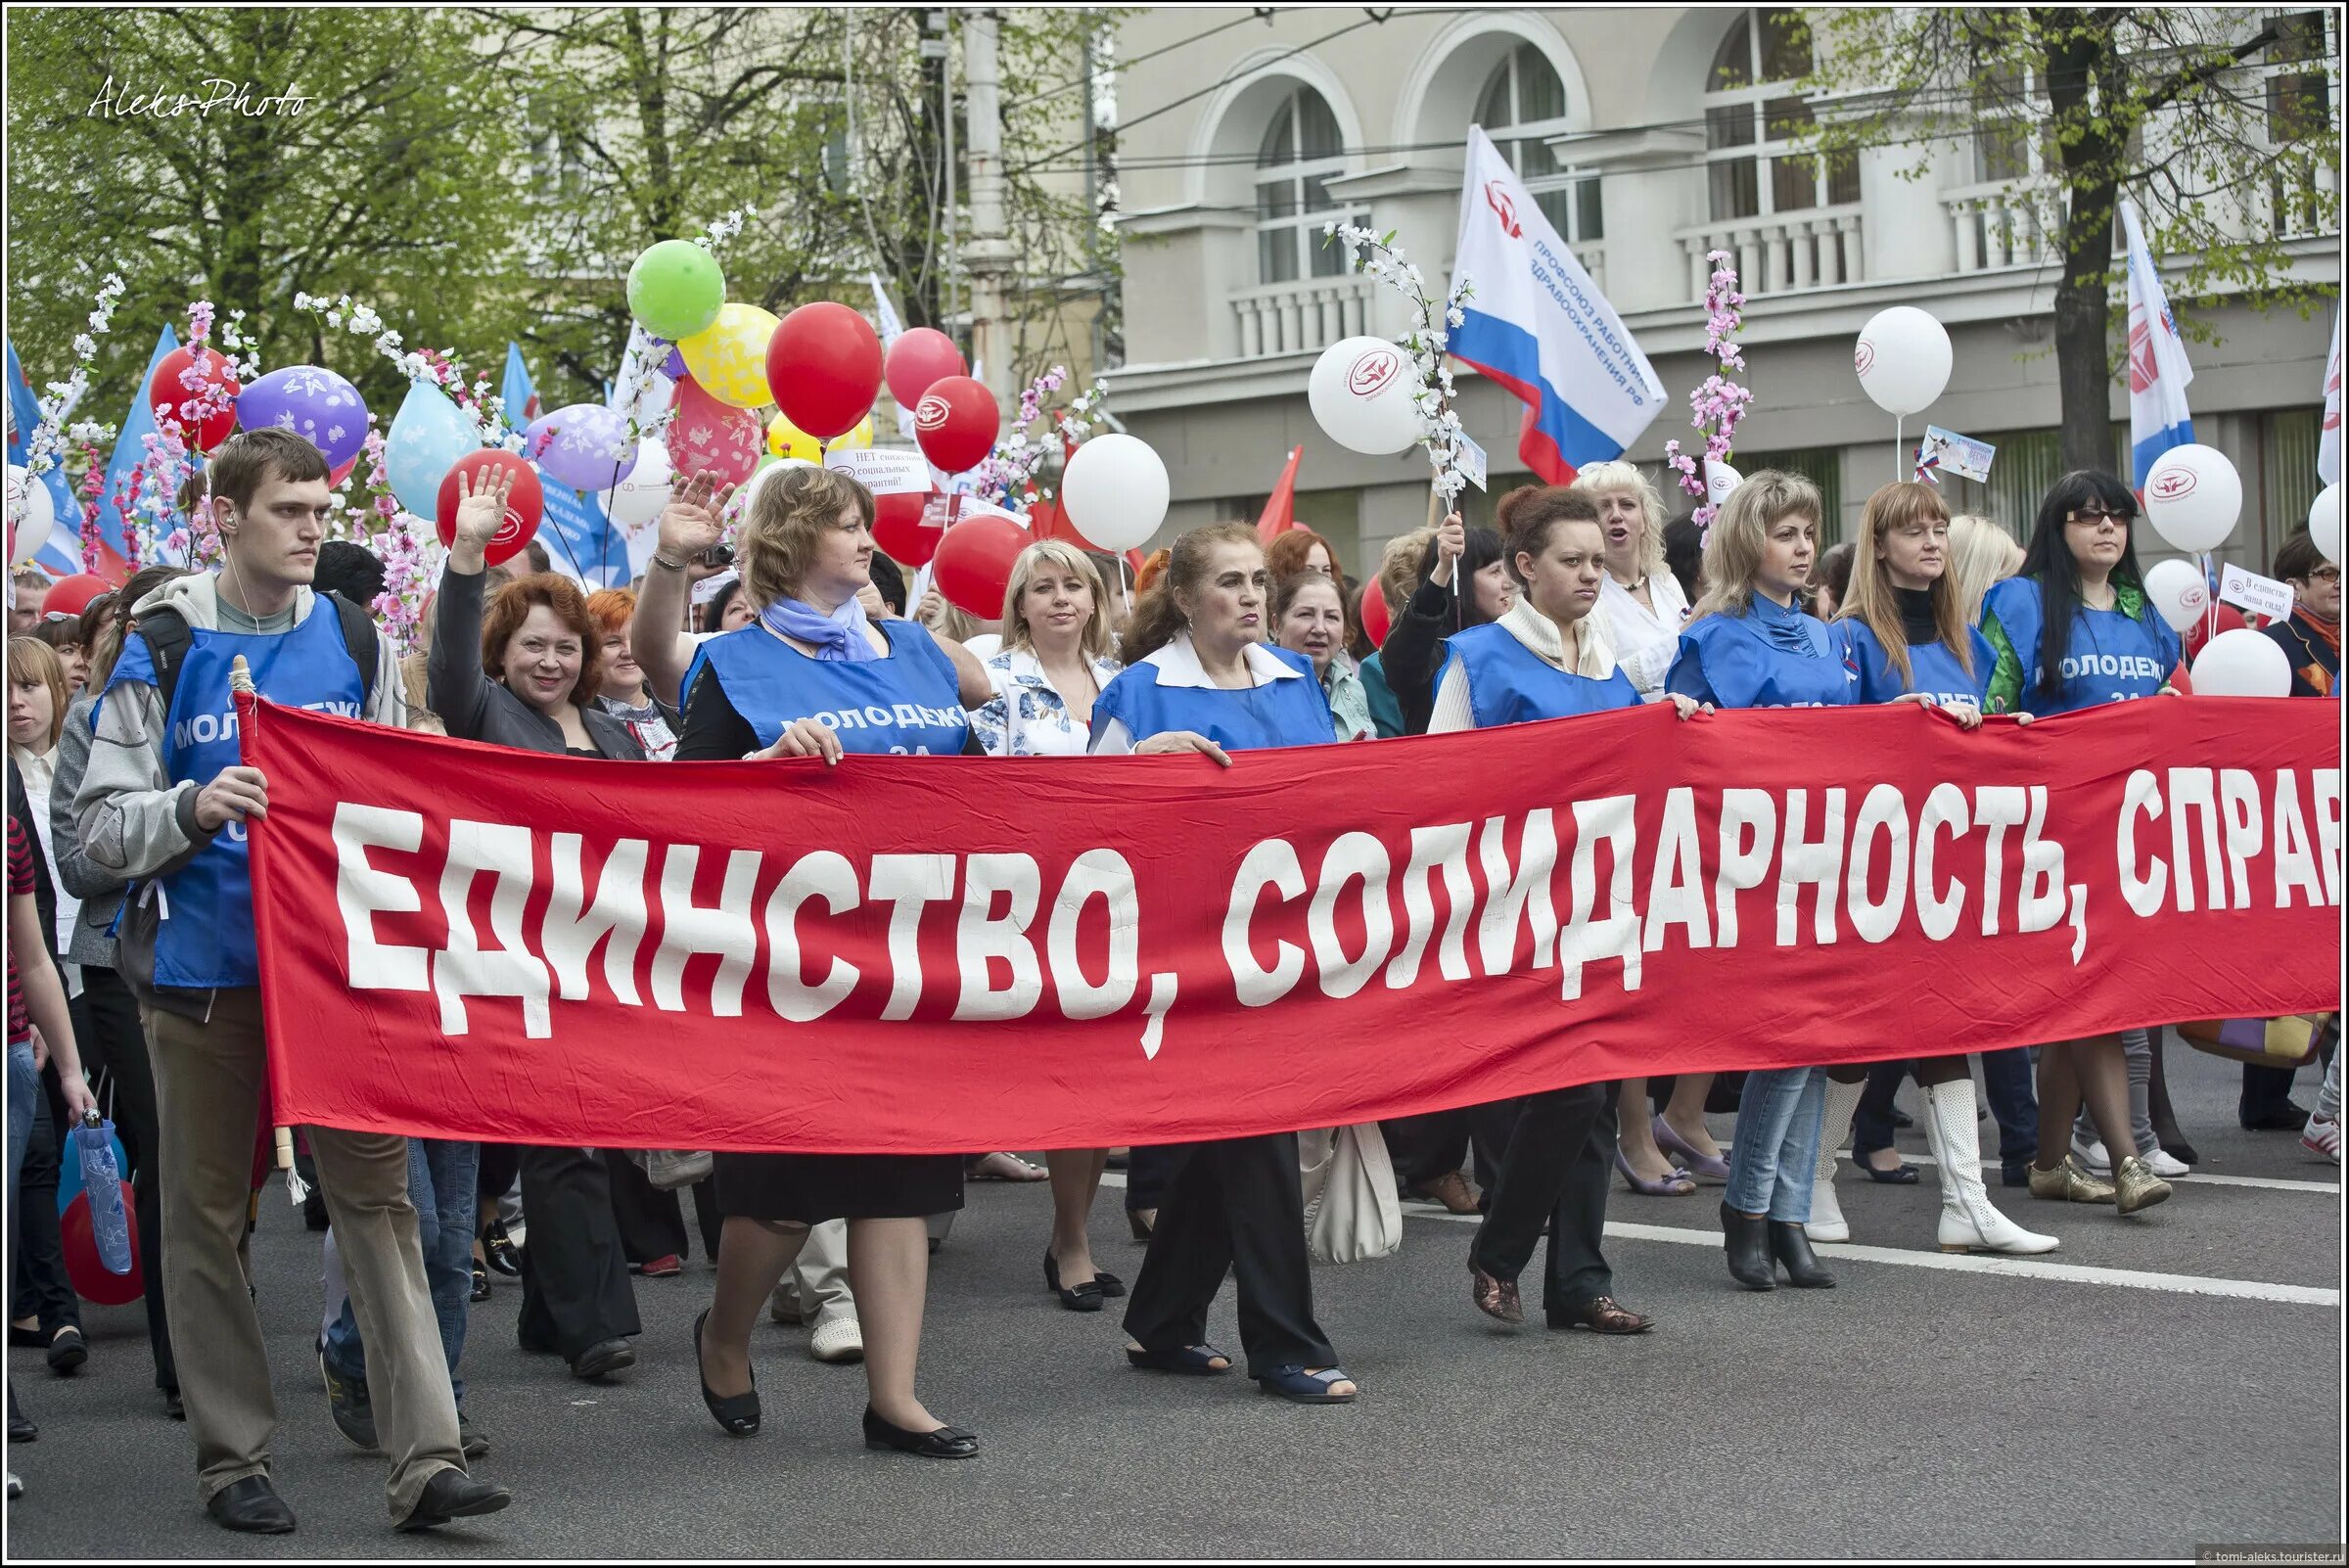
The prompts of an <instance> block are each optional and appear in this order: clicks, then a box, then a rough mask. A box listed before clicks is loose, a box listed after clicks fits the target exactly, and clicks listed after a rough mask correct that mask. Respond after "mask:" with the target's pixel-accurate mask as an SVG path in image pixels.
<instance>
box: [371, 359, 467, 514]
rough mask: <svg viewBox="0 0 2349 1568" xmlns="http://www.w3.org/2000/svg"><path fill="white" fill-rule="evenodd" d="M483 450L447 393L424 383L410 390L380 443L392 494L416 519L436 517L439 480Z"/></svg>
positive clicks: (438, 502)
mask: <svg viewBox="0 0 2349 1568" xmlns="http://www.w3.org/2000/svg"><path fill="white" fill-rule="evenodd" d="M481 449H482V433H481V431H480V429H479V428H478V427H477V426H476V425H475V424H474V423H473V422H472V421H471V420H469V419H467V418H466V417H465V413H464V410H462V409H460V408H458V407H457V405H456V404H455V403H453V402H451V401H450V400H449V396H448V393H446V392H442V391H441V390H440V389H439V388H438V387H435V386H432V385H430V384H428V383H426V382H421V381H420V382H416V383H413V384H412V385H410V386H409V388H408V395H407V397H406V398H405V399H404V400H403V401H402V402H401V403H400V405H399V413H398V415H397V416H396V417H395V418H394V419H393V420H392V421H391V434H390V435H389V436H387V437H385V438H384V467H385V470H386V472H387V473H388V475H389V476H390V478H391V493H392V494H394V495H396V496H398V497H399V504H400V505H401V506H403V507H405V508H406V509H407V510H408V511H410V512H412V513H414V514H415V515H416V516H418V517H424V518H430V517H438V515H439V511H440V481H441V480H443V479H444V478H446V477H447V475H448V471H449V469H450V468H451V467H453V466H454V465H455V463H456V461H457V459H458V458H460V457H464V456H466V455H467V454H468V453H472V452H478V451H480V450H481Z"/></svg>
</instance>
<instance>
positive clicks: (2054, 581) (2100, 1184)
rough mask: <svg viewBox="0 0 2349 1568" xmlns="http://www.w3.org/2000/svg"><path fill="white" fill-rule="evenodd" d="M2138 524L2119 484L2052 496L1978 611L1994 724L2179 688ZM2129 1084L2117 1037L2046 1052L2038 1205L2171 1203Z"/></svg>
mask: <svg viewBox="0 0 2349 1568" xmlns="http://www.w3.org/2000/svg"><path fill="white" fill-rule="evenodd" d="M2137 515H2138V514H2137V498H2136V497H2135V496H2134V495H2132V494H2131V493H2130V491H2129V486H2128V485H2127V484H2123V483H2122V482H2121V481H2120V480H2119V479H2117V478H2115V477H2114V476H2112V475H2110V474H2100V473H2097V472H2096V471H2094V470H2091V469H2081V470H2077V471H2075V472H2073V473H2070V474H2066V475H2064V476H2063V478H2061V479H2059V480H2057V481H2056V482H2055V484H2054V485H2053V487H2052V488H2050V490H2049V491H2048V493H2047V496H2046V498H2045V499H2043V500H2042V501H2041V502H2040V504H2039V521H2038V524H2037V526H2036V527H2035V528H2034V529H2033V530H2032V533H2031V543H2030V546H2029V548H2028V549H2027V550H2026V551H2025V552H2024V555H2023V566H2022V570H2021V572H2019V573H2018V574H2016V575H2015V576H2011V577H2008V578H2007V579H2006V580H2005V581H2004V582H2001V583H1999V584H1997V585H1996V586H1994V587H1993V588H1992V589H1991V590H1990V594H1989V597H1988V598H1987V599H1985V600H1984V602H1983V608H1982V632H1983V635H1984V636H1986V637H1988V638H1989V639H1990V643H1991V646H1992V647H1993V648H1995V649H1997V651H1998V664H1997V667H1996V669H1994V670H1993V671H1992V673H1991V677H1990V692H1989V698H1990V708H1991V711H1992V712H1993V713H2014V712H2021V713H2027V714H2032V715H2039V716H2042V717H2044V716H2047V715H2052V714H2070V713H2077V712H2079V711H2080V710H2082V709H2084V708H2095V707H2097V706H2099V705H2101V704H2104V703H2112V702H2130V701H2133V700H2135V699H2137V698H2140V697H2152V696H2156V695H2158V694H2161V693H2164V692H2169V691H2172V690H2173V689H2174V688H2172V687H2171V685H2170V683H2169V680H2170V673H2171V671H2172V670H2174V669H2177V668H2178V658H2179V642H2178V634H2177V633H2176V632H2174V631H2172V630H2171V629H2170V627H2169V623H2167V622H2165V621H2163V620H2162V619H2161V617H2160V616H2159V615H2158V614H2156V613H2155V612H2154V609H2153V606H2152V604H2151V603H2150V602H2149V601H2148V600H2147V599H2146V597H2145V589H2144V581H2145V578H2144V574H2143V572H2142V571H2141V570H2140V569H2139V567H2138V564H2137V546H2136V543H2135V542H2134V540H2133V539H2132V538H2131V536H2130V525H2131V524H2133V523H2135V522H2136V521H2137ZM2145 1054H2146V1060H2145V1066H2146V1070H2147V1074H2148V1076H2149V1074H2150V1069H2151V1061H2150V1053H2149V1051H2148V1052H2146V1053H2145ZM2131 1076H2132V1075H2131V1071H2130V1064H2129V1059H2128V1056H2127V1054H2126V1053H2125V1051H2124V1049H2123V1045H2122V1041H2121V1038H2120V1037H2119V1036H2117V1035H2101V1036H2097V1037H2096V1038H2090V1039H2079V1040H2057V1041H2053V1042H2050V1043H2049V1044H2045V1045H2042V1046H2041V1047H2040V1048H2039V1158H2038V1159H2036V1160H2034V1161H2033V1162H2032V1165H2031V1195H2032V1196H2033V1197H2035V1198H2047V1199H2050V1200H2053V1201H2056V1202H2065V1201H2068V1202H2072V1203H2111V1204H2115V1205H2116V1206H2117V1207H2118V1209H2119V1211H2120V1212H2121V1213H2122V1214H2135V1213H2137V1212H2138V1211H2139V1210H2141V1209H2146V1208H2150V1207H2152V1206H2153V1205H2154V1204H2157V1203H2160V1202H2161V1201H2163V1200H2164V1199H2166V1198H2167V1197H2169V1195H2170V1184H2169V1183H2168V1182H2167V1181H2164V1180H2163V1179H2162V1178H2161V1177H2160V1176H2158V1175H2156V1174H2155V1172H2154V1170H2153V1167H2152V1166H2151V1165H2150V1164H2149V1163H2148V1162H2147V1161H2146V1160H2145V1159H2144V1158H2143V1157H2142V1156H2141V1154H2140V1152H2139V1148H2138V1141H2137V1130H2136V1127H2135V1126H2134V1123H2135V1118H2134V1117H2133V1116H2132V1115H2131V1108H2130V1098H2131V1083H2130V1080H2131ZM2083 1099H2085V1100H2086V1101H2087V1103H2088V1111H2089V1116H2090V1118H2091V1119H2092V1120H2093V1121H2094V1122H2095V1124H2096V1130H2097V1131H2098V1132H2100V1133H2101V1134H2102V1135H2103V1143H2104V1147H2105V1149H2106V1150H2107V1151H2108V1152H2109V1154H2110V1156H2111V1158H2112V1166H2111V1169H2112V1179H2111V1181H2109V1182H2107V1181H2104V1180H2101V1179H2099V1178H2098V1177H2096V1176H2094V1175H2092V1174H2091V1173H2090V1172H2089V1171H2087V1170H2086V1169H2084V1168H2083V1166H2082V1165H2081V1163H2080V1162H2079V1161H2078V1160H2076V1159H2074V1158H2073V1156H2072V1150H2071V1148H2070V1146H2069V1143H2070V1139H2071V1137H2072V1119H2073V1117H2074V1116H2076V1115H2077V1114H2078V1112H2079V1109H2080V1105H2081V1101H2082V1100H2083Z"/></svg>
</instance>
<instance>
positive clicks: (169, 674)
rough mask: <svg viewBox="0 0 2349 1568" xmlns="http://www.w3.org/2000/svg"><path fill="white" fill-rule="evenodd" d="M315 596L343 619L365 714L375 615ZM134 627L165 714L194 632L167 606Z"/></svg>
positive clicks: (332, 597)
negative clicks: (143, 645) (152, 667)
mask: <svg viewBox="0 0 2349 1568" xmlns="http://www.w3.org/2000/svg"><path fill="white" fill-rule="evenodd" d="M317 597H318V598H320V599H322V600H325V601H326V602H327V603H329V604H331V605H333V606H334V607H335V613H336V614H337V615H339V616H341V617H342V618H343V641H344V643H345V645H346V646H348V647H349V649H350V657H351V658H352V659H353V660H354V661H356V662H357V664H358V667H359V688H360V694H359V711H360V712H361V713H365V712H366V711H367V709H368V708H369V707H370V706H371V705H372V704H373V703H374V701H375V667H376V665H377V664H378V663H380V662H381V659H382V644H381V641H380V637H379V634H378V632H377V631H376V629H375V618H374V617H372V616H370V615H369V614H368V613H367V612H366V611H365V610H363V609H361V608H360V607H359V606H357V605H355V604H352V603H351V602H350V601H349V600H348V599H345V598H344V597H343V596H342V595H341V594H339V593H335V592H333V591H331V590H330V591H328V592H325V593H321V594H318V595H317ZM136 629H137V632H138V635H139V637H140V638H141V640H143V641H144V642H145V643H146V644H147V656H148V658H149V659H151V660H152V661H154V664H155V689H156V690H157V692H159V693H161V696H162V699H163V713H164V715H166V716H168V715H169V714H170V712H171V696H172V693H173V692H175V691H177V690H178V689H179V669H180V666H181V665H182V664H184V663H185V662H186V660H187V657H188V649H189V648H190V647H192V646H193V645H194V644H195V641H196V634H195V632H193V631H191V630H190V629H189V628H188V622H187V618H186V617H185V616H182V615H181V614H180V613H179V612H178V611H176V610H173V609H170V608H168V607H163V608H159V609H157V610H155V611H153V612H151V613H150V614H147V615H143V616H141V617H139V623H138V626H137V628H136Z"/></svg>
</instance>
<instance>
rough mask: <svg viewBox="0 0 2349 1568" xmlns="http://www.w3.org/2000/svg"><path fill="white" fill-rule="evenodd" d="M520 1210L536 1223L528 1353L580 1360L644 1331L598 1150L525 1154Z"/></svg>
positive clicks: (525, 1318) (525, 1321)
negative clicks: (609, 1341)
mask: <svg viewBox="0 0 2349 1568" xmlns="http://www.w3.org/2000/svg"><path fill="white" fill-rule="evenodd" d="M483 1190H484V1191H486V1190H487V1189H486V1188H484V1189H483ZM522 1208H523V1213H525V1214H526V1215H528V1216H529V1217H530V1234H529V1241H528V1244H527V1245H526V1246H524V1248H523V1249H522V1324H521V1333H522V1346H523V1349H525V1350H553V1351H559V1352H561V1353H562V1356H563V1359H564V1360H567V1361H576V1360H578V1359H579V1356H580V1354H581V1353H582V1352H584V1351H585V1350H586V1349H587V1348H588V1347H589V1346H592V1345H599V1344H601V1343H603V1342H604V1341H605V1340H607V1339H619V1338H622V1337H623V1336H625V1335H629V1334H640V1333H642V1332H644V1325H643V1324H642V1323H640V1322H638V1321H637V1318H636V1293H635V1292H634V1291H633V1290H631V1289H629V1288H628V1260H627V1258H626V1256H625V1254H623V1253H622V1250H621V1245H620V1223H619V1222H618V1221H616V1220H615V1219H613V1217H612V1182H611V1178H610V1177H609V1176H606V1175H605V1172H604V1162H603V1160H602V1158H601V1157H600V1156H598V1155H597V1154H596V1152H595V1151H594V1150H593V1149H573V1148H552V1149H549V1148H538V1147H535V1146H532V1147H528V1148H525V1149H524V1150H523V1151H522Z"/></svg>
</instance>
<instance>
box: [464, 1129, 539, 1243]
mask: <svg viewBox="0 0 2349 1568" xmlns="http://www.w3.org/2000/svg"><path fill="white" fill-rule="evenodd" d="M521 1171H522V1145H521V1144H519V1143H484V1144H483V1145H482V1174H481V1179H480V1180H478V1181H477V1182H475V1183H474V1193H475V1195H476V1201H477V1202H478V1203H479V1204H480V1205H481V1207H483V1208H484V1209H488V1210H489V1211H490V1212H491V1213H493V1214H494V1213H495V1212H496V1206H497V1200H498V1199H500V1198H502V1197H504V1196H505V1195H506V1193H507V1192H508V1191H509V1190H510V1189H511V1188H512V1187H513V1185H514V1177H515V1176H518V1175H520V1174H521ZM522 1222H523V1225H524V1227H525V1228H526V1229H527V1228H528V1227H529V1225H530V1214H529V1213H528V1212H527V1211H526V1212H525V1213H524V1214H523V1217H522ZM482 1228H483V1229H484V1230H486V1229H488V1228H489V1227H488V1226H487V1225H484V1226H483V1227H482Z"/></svg>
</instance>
